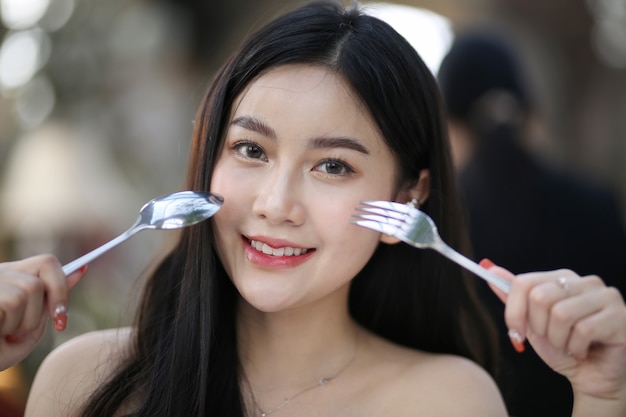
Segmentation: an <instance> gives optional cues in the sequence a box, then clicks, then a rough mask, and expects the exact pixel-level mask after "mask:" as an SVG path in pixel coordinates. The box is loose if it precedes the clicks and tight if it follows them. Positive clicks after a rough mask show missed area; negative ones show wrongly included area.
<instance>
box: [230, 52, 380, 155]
mask: <svg viewBox="0 0 626 417" xmlns="http://www.w3.org/2000/svg"><path fill="white" fill-rule="evenodd" d="M249 113H253V114H254V115H255V116H256V117H260V118H261V119H263V120H264V121H266V122H268V123H271V124H276V126H275V127H277V128H280V127H281V125H284V126H285V127H289V126H290V125H291V127H294V126H296V125H297V126H298V127H300V128H302V129H305V128H307V127H310V128H317V129H318V130H331V131H333V130H335V129H337V130H339V131H342V132H343V133H345V134H348V133H350V134H354V135H356V136H359V137H360V136H361V135H363V136H364V138H368V137H369V138H371V139H376V140H377V141H379V144H380V145H384V144H385V142H384V140H383V138H382V135H381V134H380V130H379V129H378V126H377V125H376V123H375V122H374V119H373V118H372V117H371V114H370V112H369V111H368V109H367V106H366V105H365V104H364V103H363V102H362V100H361V99H360V98H359V97H358V96H357V95H356V94H355V93H354V91H353V90H352V88H351V87H350V85H349V84H348V83H347V82H346V81H345V80H344V78H343V77H342V76H341V75H340V74H338V73H337V72H336V71H333V70H332V69H329V68H326V67H323V66H320V65H305V64H293V65H292V64H289V65H284V66H280V67H277V68H274V69H272V70H270V71H268V72H266V73H264V74H262V75H260V76H259V77H258V78H256V79H255V80H254V81H252V82H251V83H250V84H249V85H248V86H247V87H246V88H245V89H244V91H243V92H242V93H241V94H240V95H239V96H238V97H237V98H236V99H235V101H234V103H233V109H232V111H231V120H233V119H234V118H236V117H239V116H241V115H245V114H249ZM320 133H331V132H320Z"/></svg>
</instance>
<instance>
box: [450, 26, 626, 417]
mask: <svg viewBox="0 0 626 417" xmlns="http://www.w3.org/2000/svg"><path fill="white" fill-rule="evenodd" d="M438 78H439V83H440V87H441V89H442V91H443V95H444V100H445V102H446V105H447V108H448V112H449V116H450V136H451V141H452V145H453V154H454V157H455V165H456V166H457V169H458V175H459V182H460V188H461V192H462V194H463V198H464V202H465V204H466V210H467V215H468V217H469V226H470V234H471V241H472V244H473V248H474V256H475V258H476V259H482V258H490V259H492V260H493V261H494V262H496V263H497V264H499V265H503V266H506V267H507V268H509V269H510V270H511V271H513V272H514V273H522V272H526V271H540V270H549V269H557V268H565V267H567V268H569V269H572V270H574V271H575V272H576V273H578V274H581V275H586V274H591V273H597V274H599V275H600V276H601V277H603V278H604V279H605V281H606V283H607V284H608V285H612V286H615V287H618V288H619V289H620V291H621V292H622V294H624V290H625V289H626V285H625V284H626V256H625V254H626V234H625V232H624V227H623V224H622V218H621V215H620V211H619V208H618V204H617V202H616V199H615V198H614V196H613V195H612V194H611V193H610V192H609V191H607V190H605V189H603V188H601V187H599V186H597V185H595V184H593V183H592V182H591V181H588V180H586V179H584V178H578V177H575V176H573V175H571V176H570V175H569V174H564V173H562V172H558V171H557V170H556V169H555V168H552V167H550V166H547V165H546V164H545V163H543V161H540V160H538V159H537V158H535V157H534V156H533V155H531V152H529V150H528V149H527V147H526V144H527V142H526V141H527V140H528V137H526V135H527V132H528V130H527V127H528V121H529V119H530V117H531V116H532V106H531V99H530V97H529V91H528V90H527V89H526V88H525V85H524V82H525V80H524V79H523V77H522V73H521V67H520V66H519V65H518V63H517V62H516V57H515V55H514V52H513V50H512V49H510V47H509V45H508V44H507V43H505V42H504V41H503V40H502V39H501V38H498V37H496V36H495V34H493V33H490V34H487V33H486V32H482V33H477V32H475V33H466V34H464V35H461V36H459V37H458V38H457V39H456V41H455V43H454V44H453V46H452V48H451V50H450V52H449V54H448V55H447V56H446V58H445V59H444V61H443V62H442V65H441V68H440V71H439V75H438ZM482 296H483V298H484V300H485V303H486V304H487V305H488V307H489V308H490V309H491V310H492V312H493V314H492V316H493V317H496V318H497V320H498V321H499V326H500V327H501V328H500V335H501V349H502V352H503V355H502V380H501V381H500V382H499V383H500V388H501V390H502V393H503V395H504V397H505V401H506V403H507V407H508V411H509V413H510V414H511V415H513V416H519V417H526V416H534V417H536V416H551V417H561V416H569V415H571V410H572V392H571V388H570V386H569V384H568V383H567V381H566V379H565V378H563V377H562V376H560V375H558V374H556V373H555V372H553V371H552V370H551V369H549V368H548V367H547V366H546V365H545V364H544V363H543V362H542V361H541V360H540V359H539V358H538V357H537V355H536V354H535V352H534V351H533V350H532V348H529V347H527V349H526V351H525V352H524V353H521V354H519V353H517V352H515V351H514V350H513V348H512V347H511V344H510V342H509V340H508V337H507V331H506V327H505V325H504V321H503V319H502V317H503V315H502V308H503V306H502V303H501V302H499V300H497V298H496V297H495V296H494V295H493V294H492V293H491V291H489V290H487V289H485V291H483V293H482Z"/></svg>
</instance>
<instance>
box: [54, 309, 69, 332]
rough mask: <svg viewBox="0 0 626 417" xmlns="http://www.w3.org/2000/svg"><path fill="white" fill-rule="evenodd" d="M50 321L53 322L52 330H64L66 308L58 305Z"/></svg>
mask: <svg viewBox="0 0 626 417" xmlns="http://www.w3.org/2000/svg"><path fill="white" fill-rule="evenodd" d="M52 320H53V321H54V329H55V330H56V331H57V332H62V331H63V330H65V327H66V326H67V307H66V306H65V304H59V305H57V306H56V308H55V309H54V314H53V315H52Z"/></svg>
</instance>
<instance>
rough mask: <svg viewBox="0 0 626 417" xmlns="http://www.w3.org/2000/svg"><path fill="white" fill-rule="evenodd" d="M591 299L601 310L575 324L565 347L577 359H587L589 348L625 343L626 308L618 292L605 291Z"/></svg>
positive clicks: (611, 289)
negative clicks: (597, 345) (593, 299)
mask: <svg viewBox="0 0 626 417" xmlns="http://www.w3.org/2000/svg"><path fill="white" fill-rule="evenodd" d="M594 295H595V296H596V305H600V306H601V308H599V309H597V310H596V311H595V312H593V313H591V314H588V315H587V316H585V317H584V318H582V319H580V320H578V321H577V322H576V323H575V325H574V326H573V328H572V331H571V335H570V337H569V340H568V342H567V345H566V347H565V350H566V351H568V352H571V353H572V355H574V357H576V358H578V359H584V358H586V357H587V356H588V354H589V349H590V348H591V346H592V345H595V344H602V345H613V344H622V345H623V344H624V343H626V326H625V325H624V324H625V323H626V306H625V305H624V300H623V298H622V296H621V294H620V292H619V291H618V290H616V289H615V288H609V287H606V288H603V289H601V290H599V291H597V292H595V294H594Z"/></svg>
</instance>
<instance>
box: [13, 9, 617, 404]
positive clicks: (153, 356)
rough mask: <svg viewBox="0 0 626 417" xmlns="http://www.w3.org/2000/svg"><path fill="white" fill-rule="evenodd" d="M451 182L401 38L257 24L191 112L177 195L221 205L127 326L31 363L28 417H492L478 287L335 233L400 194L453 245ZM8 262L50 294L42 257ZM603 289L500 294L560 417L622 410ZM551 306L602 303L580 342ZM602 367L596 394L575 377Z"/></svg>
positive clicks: (409, 255)
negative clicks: (207, 197) (189, 192)
mask: <svg viewBox="0 0 626 417" xmlns="http://www.w3.org/2000/svg"><path fill="white" fill-rule="evenodd" d="M452 175H453V174H452V169H451V165H450V158H449V152H448V148H447V141H446V138H445V129H444V122H443V118H442V111H441V105H440V101H439V95H438V92H437V87H436V83H435V81H434V80H433V78H432V76H431V74H430V73H429V71H428V69H427V68H426V67H425V65H424V64H423V63H422V61H421V60H420V58H419V57H418V55H417V54H416V53H415V51H414V50H413V49H412V48H411V47H410V46H409V44H408V43H406V41H405V40H404V39H403V38H402V37H400V36H399V35H398V34H397V33H396V32H394V31H393V30H392V29H391V28H390V27H389V26H388V25H386V24H385V23H383V22H381V21H379V20H376V19H374V18H372V17H368V16H365V15H361V14H359V12H358V11H357V10H344V9H343V8H342V7H340V6H339V5H336V4H334V3H323V4H311V5H309V6H305V7H302V8H300V9H298V10H295V11H294V12H292V13H289V14H287V15H285V16H283V17H280V18H278V19H276V20H274V21H273V22H271V23H270V24H269V25H267V26H266V27H265V28H263V29H261V30H260V31H259V32H258V33H256V34H255V35H254V36H253V37H252V38H251V39H250V40H249V41H248V42H246V43H244V44H243V46H242V47H241V49H240V50H239V51H238V52H237V53H236V54H235V55H234V56H233V57H232V58H231V59H230V60H229V61H228V62H227V63H226V65H225V66H224V67H223V68H222V70H221V71H220V72H219V73H218V75H217V77H216V79H215V81H214V82H213V84H212V85H211V87H210V88H209V90H208V93H207V96H206V97H205V100H204V101H203V103H202V105H201V107H200V110H199V112H198V117H197V119H196V126H195V132H194V136H193V144H192V149H191V156H190V165H189V175H188V188H190V189H199V190H211V191H214V192H216V193H219V194H222V195H223V196H224V198H225V204H224V206H223V207H222V209H221V210H220V211H219V212H218V213H217V215H216V216H215V217H214V218H213V219H211V220H210V221H207V222H205V223H203V224H201V225H199V226H197V227H192V228H189V229H186V230H185V231H184V232H183V234H182V236H181V239H180V242H179V243H178V244H177V246H176V247H175V248H174V250H173V251H172V253H171V254H170V255H169V256H167V258H166V259H164V260H163V261H162V262H161V264H160V266H159V267H158V268H157V270H156V272H155V274H154V276H153V277H152V279H151V280H150V281H149V283H148V286H147V288H146V291H145V296H144V300H143V303H142V305H141V306H140V310H139V312H138V315H137V322H136V325H135V326H134V327H133V329H127V330H120V331H117V330H115V331H107V332H96V333H92V334H88V335H85V336H82V337H80V338H78V339H75V340H73V341H70V342H69V343H67V344H66V345H64V346H62V347H60V348H59V349H57V350H56V351H55V352H54V353H52V354H51V355H50V356H49V357H48V358H47V359H46V361H45V362H44V363H43V364H42V366H41V368H40V371H39V373H38V376H37V378H36V381H35V383H34V385H33V389H32V392H31V397H30V402H29V406H28V409H27V415H31V416H37V415H47V416H48V415H51V414H52V415H64V416H65V415H81V416H95V415H98V416H113V415H115V416H117V415H137V416H172V415H184V416H205V415H216V416H269V415H275V416H280V415H303V416H306V415H313V414H315V415H376V416H380V415H394V416H403V415H407V416H408V415H411V416H413V415H437V416H454V415H481V416H503V415H505V414H506V411H505V407H504V405H503V403H502V400H501V397H500V395H499V393H498V392H497V389H496V386H495V384H494V382H493V380H492V379H491V378H490V376H489V375H488V373H487V372H485V371H484V370H483V368H481V367H479V366H478V365H477V364H476V363H478V364H480V365H482V366H483V367H484V368H485V369H488V370H489V371H492V369H491V368H490V366H491V365H490V362H489V361H490V360H493V356H492V355H493V352H492V350H491V349H490V347H489V346H490V338H489V331H490V330H489V329H490V325H489V320H488V317H485V316H484V315H482V313H481V311H482V310H481V309H480V306H479V305H478V304H476V303H475V302H474V298H473V295H472V294H473V289H472V287H473V285H475V284H477V280H476V279H475V278H473V277H468V278H464V277H463V276H462V273H461V271H459V269H458V268H456V267H455V266H453V265H451V264H450V263H449V262H447V261H445V260H444V259H442V258H441V257H439V256H438V255H436V254H434V253H432V252H426V251H418V250H416V249H413V248H410V247H409V246H407V245H404V244H394V243H397V242H396V241H395V240H394V239H393V238H391V237H388V236H381V235H379V234H377V233H374V232H372V231H370V230H366V229H362V228H359V227H357V226H355V225H352V224H349V219H350V216H351V214H352V212H353V210H354V207H355V206H357V205H358V203H359V201H361V200H366V199H367V200H369V199H384V200H396V201H402V202H409V201H415V202H416V203H418V204H420V205H421V207H422V209H423V210H424V211H426V212H428V213H429V214H430V215H431V216H432V217H433V218H434V219H435V221H436V222H437V224H438V225H439V228H440V231H441V234H442V235H443V237H444V239H445V240H446V241H448V242H449V243H450V244H451V245H452V246H456V247H462V246H463V243H464V236H463V234H462V230H463V229H462V225H461V224H460V223H461V222H460V221H459V215H458V205H457V201H456V194H455V190H454V186H453V179H452V178H453V177H452ZM381 241H382V244H380V242H381ZM53 264H54V265H55V266H54V265H53ZM41 265H48V269H45V270H41V268H40V266H41ZM50 265H53V266H50ZM487 266H489V267H491V268H493V269H494V270H496V271H498V272H499V273H500V274H501V275H503V276H506V277H507V278H508V279H513V277H512V276H511V275H510V274H507V273H506V271H504V270H501V269H498V268H497V267H495V266H490V265H487ZM6 269H8V270H9V271H10V273H17V272H14V271H21V270H27V271H26V273H27V274H28V275H34V276H37V277H38V278H39V279H40V280H41V281H42V282H44V283H51V282H59V281H62V280H63V277H62V273H61V272H60V269H59V267H58V264H56V262H53V261H51V258H50V257H42V258H35V259H27V260H24V261H20V262H16V263H13V264H10V265H8V266H6V267H5V268H4V270H6ZM40 271H41V272H40ZM6 275H9V273H6V274H5V276H6ZM558 277H566V281H565V283H566V284H567V287H568V288H567V291H565V289H564V288H560V287H559V286H558V285H556V283H558V281H557V278H558ZM73 279H77V278H73ZM46 285H48V286H50V287H52V284H46ZM46 288H47V287H46ZM50 291H52V290H50ZM537 291H539V293H540V294H543V293H545V294H547V295H546V297H547V298H545V297H544V298H540V299H538V300H536V299H534V297H531V296H530V294H534V293H536V292H537ZM59 293H60V294H61V295H59V296H58V297H57V298H54V302H58V300H61V303H60V304H61V305H65V304H63V302H64V300H65V298H63V297H64V296H63V294H65V293H64V292H63V291H59ZM607 294H608V295H607ZM613 294H614V293H613V292H612V291H611V290H609V289H606V288H605V287H603V286H602V285H601V281H600V280H599V279H595V278H588V279H584V280H582V279H579V278H578V277H576V276H574V274H573V273H571V272H567V271H560V272H552V273H541V274H536V275H533V276H532V277H530V278H529V279H515V280H514V281H513V286H512V290H511V293H510V294H509V300H508V301H507V304H508V308H507V320H508V322H509V323H510V324H511V328H512V330H514V331H515V332H513V333H512V334H513V336H514V337H515V340H516V343H518V344H519V343H521V342H522V341H523V338H524V337H525V336H526V335H527V336H528V338H529V339H530V340H531V341H532V342H533V343H536V344H537V345H536V346H535V345H534V346H535V347H538V348H539V349H540V350H543V351H545V352H546V360H547V362H548V363H549V364H550V365H552V366H554V367H555V368H558V369H559V370H562V371H564V372H565V373H568V374H569V377H570V378H571V380H572V382H573V383H575V384H576V385H575V389H576V390H577V401H578V402H577V407H578V408H577V410H576V412H579V415H583V413H584V407H589V406H594V407H596V408H594V410H595V411H597V410H598V408H597V407H603V410H604V411H606V413H605V414H604V415H612V414H610V412H613V413H614V415H620V414H619V413H623V410H624V409H623V408H621V409H620V408H619V407H625V404H624V403H625V402H626V394H624V390H625V388H624V387H625V386H626V382H625V381H624V378H625V377H624V374H625V373H626V372H625V370H624V368H626V366H624V364H623V363H617V362H618V359H617V358H615V357H611V356H610V355H609V354H610V353H612V352H609V351H608V350H611V349H612V350H614V351H615V352H614V353H620V352H621V353H622V356H623V352H624V346H625V344H626V336H625V335H624V333H625V331H624V328H625V327H626V326H624V324H625V323H626V318H625V316H626V312H625V311H626V308H625V307H624V304H623V302H622V300H621V299H616V298H615V297H614V295H613ZM548 295H549V296H550V297H548ZM55 297H56V296H55ZM611 297H612V298H611ZM48 298H49V299H51V298H53V297H52V296H50V297H48ZM568 302H572V303H575V304H576V305H578V304H583V305H585V306H587V305H593V306H594V307H598V306H599V305H600V306H602V307H601V308H599V309H594V310H592V311H593V312H594V313H595V314H586V315H585V316H584V317H585V318H586V317H588V316H592V317H594V318H596V316H599V317H597V320H598V326H596V327H594V329H598V330H596V332H595V333H592V334H587V335H583V336H582V337H580V336H579V335H578V331H577V326H578V323H579V322H580V321H581V316H580V315H579V314H578V313H577V312H576V311H577V310H576V311H572V309H571V308H570V307H568V306H565V307H563V310H564V312H563V313H569V314H570V315H565V317H567V320H565V321H563V320H561V321H559V320H558V319H557V318H553V317H552V316H551V315H549V313H550V311H551V308H552V307H554V306H560V305H561V304H562V303H565V304H567V303H568ZM41 304H43V303H42V302H41V300H40V303H39V305H41ZM47 305H50V306H52V305H54V304H52V301H48V303H47ZM540 312H542V314H539V313H540ZM583 320H584V319H583ZM36 324H39V322H37V323H36ZM33 326H34V325H31V328H32V327H33ZM620 326H621V327H620ZM24 327H26V326H24ZM545 329H548V334H547V337H546V338H545V339H544V338H542V336H544V335H546V332H545ZM599 329H602V331H603V332H604V333H598V332H599V331H600V330H599ZM552 332H556V336H555V335H553V334H552ZM18 333H19V334H20V336H22V337H23V332H18ZM35 333H36V332H35ZM570 333H571V334H572V335H573V336H572V337H571V338H567V337H565V338H564V337H563V335H564V334H570ZM5 334H7V333H5ZM590 341H594V342H596V343H597V345H594V346H593V349H590V348H589V343H590ZM605 348H606V349H605ZM562 351H571V352H572V356H568V355H567V354H565V353H562ZM596 353H597V354H598V355H599V358H598V359H596V357H595V356H594V355H596ZM468 359H471V360H468ZM582 359H587V360H586V361H582ZM609 362H611V366H610V369H616V370H614V371H612V374H611V375H606V374H600V376H599V377H598V380H600V381H602V382H603V383H604V384H605V385H603V386H602V387H601V388H597V385H596V384H595V382H596V381H592V378H591V377H590V376H587V377H585V375H584V373H585V372H596V371H599V370H601V367H602V365H603V364H604V365H605V366H606V367H607V368H609V366H608V364H609ZM614 365H617V367H616V368H614ZM587 369H588V370H587ZM588 382H593V383H594V384H592V385H591V386H587V385H585V384H586V383H588ZM598 389H599V391H598ZM450 393H454V397H453V398H454V401H450V398H451V396H450ZM611 407H614V410H610V408H611ZM581 410H582V411H581Z"/></svg>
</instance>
